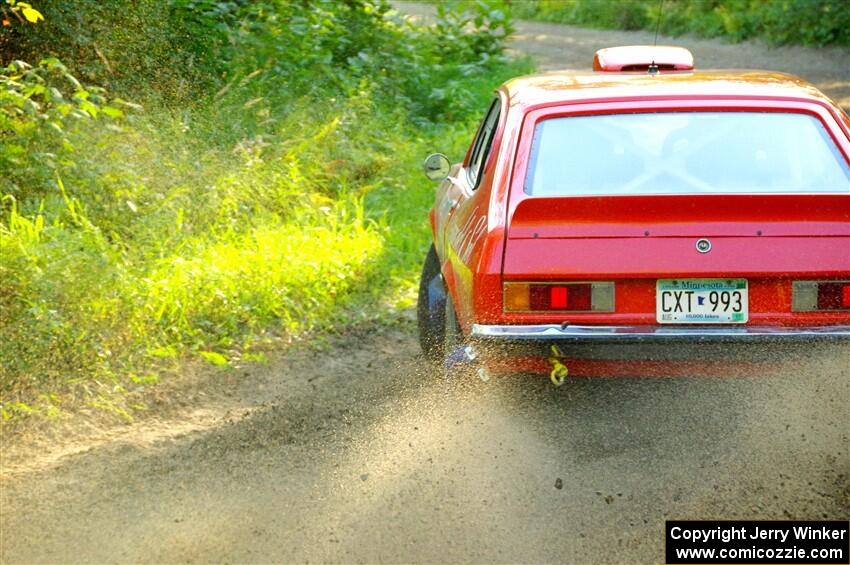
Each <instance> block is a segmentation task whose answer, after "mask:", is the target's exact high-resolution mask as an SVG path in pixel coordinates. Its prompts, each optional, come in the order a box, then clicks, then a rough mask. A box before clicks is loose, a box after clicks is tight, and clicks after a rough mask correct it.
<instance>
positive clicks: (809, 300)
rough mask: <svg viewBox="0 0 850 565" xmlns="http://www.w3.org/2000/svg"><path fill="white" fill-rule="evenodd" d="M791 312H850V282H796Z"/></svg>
mask: <svg viewBox="0 0 850 565" xmlns="http://www.w3.org/2000/svg"><path fill="white" fill-rule="evenodd" d="M791 310H792V311H794V312H819V311H828V310H850V281H794V283H792V286H791Z"/></svg>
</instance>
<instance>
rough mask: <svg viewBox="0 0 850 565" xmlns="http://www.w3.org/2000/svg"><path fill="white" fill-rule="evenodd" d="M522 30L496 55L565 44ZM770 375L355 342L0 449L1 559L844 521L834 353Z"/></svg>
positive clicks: (579, 551)
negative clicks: (433, 361) (451, 377)
mask: <svg viewBox="0 0 850 565" xmlns="http://www.w3.org/2000/svg"><path fill="white" fill-rule="evenodd" d="M534 26H538V24H521V27H520V37H519V38H518V40H517V41H516V42H515V43H514V45H515V46H516V48H523V49H528V50H529V51H530V52H532V53H537V51H536V50H535V49H538V48H540V49H542V47H541V44H542V43H545V40H544V39H535V38H534V37H531V36H530V35H528V34H527V33H526V32H527V30H529V29H544V28H545V29H546V30H549V31H547V32H546V33H547V34H548V35H552V36H556V37H557V38H558V41H564V42H570V41H574V42H582V41H584V40H582V39H580V38H578V37H577V36H576V34H577V33H579V31H577V30H575V29H574V28H561V27H557V26H548V25H547V26H544V27H543V28H537V27H534ZM580 33H581V34H584V35H582V36H581V37H586V38H587V37H591V36H593V35H594V34H602V35H601V37H602V38H603V39H604V40H605V41H608V39H607V38H606V36H605V34H604V32H588V31H584V30H581V31H580ZM616 35H617V36H619V37H620V38H621V39H622V40H621V41H616V43H637V42H641V41H644V39H643V35H642V34H634V35H633V34H624V33H620V32H616ZM600 41H602V40H600ZM701 43H706V44H713V42H701ZM524 45H525V46H528V47H523V46H524ZM713 45H715V47H716V49H717V52H718V53H721V52H723V51H724V50H725V49H727V46H724V45H721V44H719V43H718V44H713ZM746 48H747V46H743V47H741V46H736V47H734V48H731V50H729V51H728V53H729V55H728V56H729V57H730V58H729V60H728V62H729V64H733V63H734V62H735V61H737V60H738V57H739V54H740V52H741V51H740V50H741V49H746ZM588 49H590V47H588ZM759 49H760V48H759ZM588 52H590V51H588ZM799 53H802V54H803V55H800V57H804V56H805V57H809V50H799V52H798V54H799ZM815 53H816V52H815ZM719 56H720V55H718V57H719ZM698 57H699V55H698ZM582 60H583V61H584V60H585V59H584V58H582ZM587 60H589V59H587ZM827 67H828V65H827ZM804 70H806V69H799V70H798V72H799V74H803V75H805V73H804V72H802V71H804ZM824 80H827V79H824ZM845 86H846V85H845ZM753 353H754V354H755V353H759V351H756V350H754V351H753ZM776 360H777V361H778V362H779V364H778V365H777V367H776V368H774V369H771V370H769V371H762V372H760V373H757V374H755V375H751V376H746V377H741V376H734V375H735V374H736V373H737V372H738V370H737V367H736V366H730V370H729V373H730V378H675V379H646V378H627V379H614V378H604V379H593V380H576V381H569V382H567V383H566V384H565V385H564V386H562V387H560V388H555V387H553V386H552V385H551V384H549V383H548V380H546V379H542V378H541V379H536V378H505V379H498V380H491V381H490V382H489V383H482V382H480V381H477V380H470V381H467V382H465V383H464V384H463V385H462V386H458V387H450V386H446V385H445V384H444V383H443V382H442V381H441V380H440V378H439V377H438V376H436V375H435V374H434V373H435V371H433V370H431V369H430V368H429V367H428V366H427V364H425V362H424V361H423V360H422V359H421V358H420V357H419V351H418V347H417V345H416V340H415V337H414V332H413V324H411V323H408V324H406V325H404V324H403V325H402V326H401V327H400V328H392V329H388V328H383V327H368V328H361V329H360V330H353V331H352V332H351V333H349V334H346V335H341V336H338V337H336V338H334V339H332V340H330V342H329V343H327V344H326V345H325V346H323V347H322V348H321V349H310V348H307V347H297V348H295V349H294V350H290V351H288V352H285V353H280V354H278V355H276V356H271V357H270V360H269V363H268V364H267V365H266V366H255V367H254V368H251V369H250V370H248V372H243V371H241V370H239V371H236V370H230V371H221V372H220V373H217V374H216V375H215V376H214V377H213V379H212V384H207V385H206V387H205V388H204V389H202V390H201V391H199V392H197V393H195V394H191V395H189V394H186V392H185V391H183V392H180V391H179V390H177V389H175V397H179V398H180V400H179V402H176V404H175V403H174V402H172V403H171V404H168V403H166V404H168V406H170V408H169V409H168V410H163V411H161V412H160V413H159V414H158V415H155V416H151V417H149V418H147V419H145V420H143V421H141V422H138V423H136V424H133V425H127V426H121V427H112V428H109V429H101V430H92V431H91V433H88V434H77V435H76V436H67V435H65V436H63V437H65V439H64V441H63V442H61V443H58V444H57V443H55V442H47V443H44V444H37V443H33V444H31V445H26V444H23V443H22V441H21V438H18V439H17V441H11V440H7V438H4V441H3V448H4V449H3V458H2V459H3V460H2V466H0V471H2V475H1V476H0V487H2V490H0V561H2V562H4V563H32V562H177V561H180V562H200V561H217V562H260V561H262V562H270V561H285V562H308V561H310V562H316V561H328V562H402V561H403V562H447V561H448V562H455V561H459V562H572V563H632V562H635V563H660V562H663V557H662V555H663V553H662V551H663V539H664V538H663V532H664V520H665V519H674V518H681V519H688V518H690V519H698V518H701V519H713V518H724V519H732V518H748V519H784V518H808V519H821V518H831V519H847V518H848V516H850V402H848V401H850V347H848V346H825V345H814V346H811V347H808V348H806V349H803V350H799V349H798V350H793V351H789V352H788V355H787V356H777V357H776ZM181 395H182V396H181ZM172 400H173V399H172ZM60 432H61V430H60ZM60 432H57V434H58V435H62V434H61V433H60ZM24 437H26V436H24ZM69 437H75V438H76V439H73V440H69V439H68V438H69ZM33 441H35V440H33ZM556 483H557V485H559V486H560V488H558V487H557V486H556Z"/></svg>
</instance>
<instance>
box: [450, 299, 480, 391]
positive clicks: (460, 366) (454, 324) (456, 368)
mask: <svg viewBox="0 0 850 565" xmlns="http://www.w3.org/2000/svg"><path fill="white" fill-rule="evenodd" d="M465 344H466V339H465V338H464V336H463V332H462V331H461V329H460V324H459V323H458V321H457V311H456V310H455V304H454V301H453V300H452V297H451V296H450V295H448V296H446V315H445V324H444V331H443V360H442V364H443V366H442V372H443V378H444V379H445V380H446V382H448V383H451V384H457V383H460V382H463V381H465V380H466V379H468V378H469V377H470V375H472V374H473V369H472V367H471V366H470V365H469V364H468V363H466V362H463V361H460V362H458V361H459V360H457V359H455V360H454V362H452V360H451V359H449V356H453V355H456V354H457V353H458V350H459V349H461V348H462V347H464V345H465Z"/></svg>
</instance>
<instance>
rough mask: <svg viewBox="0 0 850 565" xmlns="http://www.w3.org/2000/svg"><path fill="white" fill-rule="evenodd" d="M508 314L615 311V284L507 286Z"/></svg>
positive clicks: (522, 284) (521, 284) (505, 294)
mask: <svg viewBox="0 0 850 565" xmlns="http://www.w3.org/2000/svg"><path fill="white" fill-rule="evenodd" d="M504 297H505V311H507V312H613V311H614V283H612V282H594V283H515V282H509V283H505V286H504Z"/></svg>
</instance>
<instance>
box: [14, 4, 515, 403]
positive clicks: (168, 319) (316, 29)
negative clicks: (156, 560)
mask: <svg viewBox="0 0 850 565" xmlns="http://www.w3.org/2000/svg"><path fill="white" fill-rule="evenodd" d="M103 6H104V5H103V3H100V2H94V1H91V2H89V1H88V0H85V1H83V2H80V3H49V4H48V3H46V5H45V7H44V8H43V13H44V17H45V22H40V23H39V25H38V26H33V27H26V28H22V29H19V30H18V31H17V32H16V33H18V36H17V37H18V39H19V40H20V41H18V43H17V45H18V46H20V49H19V50H18V51H17V52H16V55H26V57H27V58H30V59H31V60H42V61H43V62H42V63H41V64H38V65H35V66H33V67H30V66H28V65H26V64H24V63H12V64H10V65H9V66H7V67H6V69H5V71H3V72H2V73H0V76H2V78H0V81H2V82H0V87H2V91H0V96H2V98H0V101H2V105H0V112H2V113H0V116H2V118H1V119H3V120H4V121H3V122H2V127H0V162H2V164H3V166H4V169H5V168H8V167H12V168H13V169H14V170H15V171H16V172H14V173H13V174H11V175H4V176H3V178H0V195H2V199H3V200H2V208H0V213H2V216H0V395H2V404H3V413H4V415H5V416H6V417H13V416H16V415H19V414H27V413H31V412H32V411H33V409H34V403H35V404H38V402H42V403H48V404H50V403H54V402H56V400H55V399H56V398H58V397H57V396H55V395H52V394H47V395H46V396H45V395H44V393H53V392H57V391H59V392H62V393H63V394H64V395H67V394H70V393H73V394H76V395H78V397H79V398H81V399H83V401H84V402H87V403H89V404H91V405H95V406H104V405H105V403H106V404H108V402H112V401H113V400H115V396H114V395H115V393H116V392H117V393H120V392H121V391H123V390H125V389H127V388H138V387H140V386H143V384H140V383H147V382H148V381H149V379H147V377H144V375H147V374H153V373H155V372H156V371H157V370H164V369H165V368H167V367H170V366H173V365H174V363H177V361H179V359H181V358H183V357H184V356H186V355H189V356H193V355H198V356H199V358H201V359H205V360H208V361H210V362H213V363H215V364H220V363H221V362H222V359H223V360H224V364H227V363H228V360H235V359H238V358H240V357H241V356H244V354H245V352H246V351H248V350H250V349H251V348H252V347H255V346H256V345H257V344H258V343H262V342H264V341H265V340H269V339H278V338H281V337H284V338H287V339H289V338H291V337H292V336H296V335H300V334H303V333H304V332H307V331H309V330H311V329H313V328H333V327H338V326H340V325H344V324H347V323H351V322H352V321H356V320H358V319H364V318H368V319H374V318H383V317H386V315H387V314H386V312H387V308H388V306H389V307H393V306H395V305H397V304H407V303H409V301H410V298H409V297H410V296H412V294H411V290H412V289H413V287H414V285H415V278H416V273H417V271H418V267H419V261H421V258H422V256H424V250H425V247H426V246H427V238H428V226H427V219H426V214H425V212H426V209H427V207H428V206H429V205H430V203H431V199H432V190H433V189H432V187H431V185H430V184H429V183H427V182H426V181H424V179H420V172H419V163H420V161H421V158H422V157H423V156H424V155H425V154H427V152H429V151H430V150H432V149H434V148H435V146H437V145H438V144H439V148H440V149H442V150H444V151H448V152H450V153H454V154H455V155H457V156H460V155H461V154H462V149H463V146H464V145H465V144H466V143H468V142H469V138H470V136H471V135H472V133H473V131H474V122H475V121H476V120H477V119H478V118H479V116H478V114H479V113H480V112H483V110H484V108H485V106H486V102H487V100H488V98H489V97H490V96H491V94H490V93H489V92H488V91H489V90H490V89H491V88H493V87H494V86H496V85H497V84H498V83H499V82H501V81H502V80H504V79H505V78H507V77H508V76H509V75H512V74H516V73H519V72H521V71H523V70H525V69H524V68H523V64H506V63H505V62H504V61H503V59H502V58H501V51H502V48H503V44H502V40H503V38H504V37H505V36H506V34H507V33H508V32H509V30H510V23H509V20H508V19H507V16H506V15H504V14H492V13H491V11H489V10H484V8H482V9H481V11H479V12H476V14H474V15H473V16H472V18H471V24H472V27H473V28H474V29H472V30H469V29H466V30H464V29H462V28H463V27H464V26H467V25H468V24H470V17H468V16H465V15H462V14H461V13H460V12H458V11H449V12H447V13H445V14H444V21H442V23H441V24H440V25H439V26H435V27H433V28H425V27H417V26H413V25H411V24H408V23H405V22H403V21H402V20H401V19H400V18H396V17H393V16H392V14H391V13H390V10H389V7H388V5H387V4H385V3H383V2H379V1H374V2H373V1H368V0H357V1H354V0H352V1H350V2H346V3H344V4H342V3H337V2H330V1H325V2H322V1H314V2H277V1H275V2H271V1H269V2H249V1H247V0H245V1H229V2H213V1H208V0H173V1H171V2H161V1H159V0H157V1H155V2H154V1H149V0H139V2H135V3H131V4H130V3H128V4H123V5H122V6H124V7H125V11H124V12H120V13H112V12H109V11H108V10H105V9H104V7H103ZM86 22H91V27H87V25H88V24H86ZM134 22H135V25H134ZM42 24H43V27H42ZM483 35H487V36H488V37H483ZM172 36H173V38H174V39H173V42H174V45H177V46H179V49H166V46H167V44H168V41H169V40H168V39H167V38H170V37H172ZM146 37H148V38H149V39H146ZM458 38H462V39H463V40H462V41H460V42H459V43H458ZM122 45H123V46H124V47H123V50H122V48H120V47H121V46H122ZM447 46H451V49H447ZM172 51H179V52H177V53H173V52H172ZM48 55H51V56H53V55H55V56H61V57H62V58H63V59H64V60H66V61H69V62H68V63H66V64H67V65H68V66H67V68H66V67H64V66H63V65H62V64H61V63H59V62H58V59H56V58H49V57H47V56H48ZM16 58H17V57H16ZM76 73H81V74H82V76H83V77H84V80H83V82H88V83H100V84H106V85H107V86H108V87H109V88H107V89H106V90H104V89H101V88H94V87H87V86H84V85H83V84H82V83H80V81H78V80H77V79H76V78H74V74H76ZM449 77H451V78H449ZM461 77H462V78H461ZM123 99H127V100H134V101H136V102H139V101H141V102H142V106H138V105H135V104H131V103H128V102H124V101H123ZM140 375H141V376H140ZM118 397H120V394H119V395H118ZM39 398H41V399H42V400H41V401H39V400H38V399H39ZM45 399H50V400H49V401H48V400H45ZM116 401H117V400H116Z"/></svg>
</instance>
